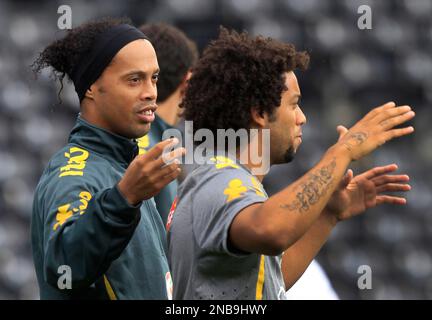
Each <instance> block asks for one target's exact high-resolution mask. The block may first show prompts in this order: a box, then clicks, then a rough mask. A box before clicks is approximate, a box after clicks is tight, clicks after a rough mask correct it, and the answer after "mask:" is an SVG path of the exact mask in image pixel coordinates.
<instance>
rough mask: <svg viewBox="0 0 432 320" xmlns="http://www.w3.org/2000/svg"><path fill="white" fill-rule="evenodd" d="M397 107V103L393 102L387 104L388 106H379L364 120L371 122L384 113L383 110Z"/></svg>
mask: <svg viewBox="0 0 432 320" xmlns="http://www.w3.org/2000/svg"><path fill="white" fill-rule="evenodd" d="M395 107H396V103H394V102H393V101H390V102H387V103H386V104H383V105H382V106H379V107H377V108H375V109H373V110H372V111H370V112H369V113H368V114H366V116H364V118H363V119H364V120H370V119H372V118H374V117H375V116H377V115H378V114H380V112H382V111H383V110H386V109H391V108H395Z"/></svg>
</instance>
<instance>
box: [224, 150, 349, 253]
mask: <svg viewBox="0 0 432 320" xmlns="http://www.w3.org/2000/svg"><path fill="white" fill-rule="evenodd" d="M350 162H351V159H350V157H349V152H347V149H346V148H345V147H343V146H342V145H338V146H334V147H332V148H330V149H329V150H328V151H327V153H326V154H325V155H324V156H323V158H322V159H321V160H320V161H319V162H318V164H317V165H315V167H314V168H312V169H311V170H310V171H309V172H308V173H306V174H305V175H304V176H303V177H301V178H300V179H298V180H297V181H296V182H294V183H293V184H291V185H290V186H288V187H286V188H285V189H283V190H282V191H280V192H279V193H277V194H275V195H273V196H272V197H270V198H269V199H268V200H267V201H266V202H264V203H262V204H254V205H251V206H249V207H247V208H245V209H243V210H242V211H241V212H240V213H239V214H238V215H237V216H236V218H235V219H234V221H233V223H232V224H231V228H230V236H231V238H230V240H231V242H232V243H233V244H234V246H235V247H236V248H239V249H241V250H243V251H247V252H259V253H263V254H267V255H277V254H280V253H281V252H283V251H285V249H287V248H288V247H290V246H291V245H292V244H293V243H295V242H296V241H297V240H298V239H299V238H300V237H301V236H303V235H304V234H305V232H306V231H307V230H308V229H309V228H310V227H311V225H312V224H313V223H314V222H315V221H316V220H317V219H318V217H319V215H320V213H321V211H322V210H323V209H324V207H325V206H326V204H327V202H328V200H329V198H330V196H331V194H332V193H333V191H334V190H335V188H336V187H337V186H338V184H339V181H340V180H341V178H342V176H343V175H344V174H345V171H346V170H347V167H348V165H349V163H350ZM246 221H247V224H248V228H244V227H243V226H244V225H245V224H246ZM276 235H277V236H276Z"/></svg>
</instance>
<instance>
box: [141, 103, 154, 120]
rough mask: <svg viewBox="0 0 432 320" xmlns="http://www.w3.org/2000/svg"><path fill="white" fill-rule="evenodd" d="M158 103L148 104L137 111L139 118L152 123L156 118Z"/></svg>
mask: <svg viewBox="0 0 432 320" xmlns="http://www.w3.org/2000/svg"><path fill="white" fill-rule="evenodd" d="M156 109H157V105H156V104H152V105H149V106H146V107H144V108H142V109H141V110H139V111H138V112H137V115H138V118H139V119H140V120H142V121H144V122H147V123H150V122H153V121H154V119H155V115H154V113H155V111H156Z"/></svg>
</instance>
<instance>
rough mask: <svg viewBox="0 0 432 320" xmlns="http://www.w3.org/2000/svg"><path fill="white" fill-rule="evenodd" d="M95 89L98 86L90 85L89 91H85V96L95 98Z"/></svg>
mask: <svg viewBox="0 0 432 320" xmlns="http://www.w3.org/2000/svg"><path fill="white" fill-rule="evenodd" d="M95 90H96V88H95V86H94V84H92V85H91V86H90V88H88V89H87V91H86V93H85V97H86V98H89V99H91V100H93V99H94V92H95Z"/></svg>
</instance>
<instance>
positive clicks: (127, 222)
mask: <svg viewBox="0 0 432 320" xmlns="http://www.w3.org/2000/svg"><path fill="white" fill-rule="evenodd" d="M137 153H138V147H137V144H136V142H134V141H132V140H129V139H126V138H124V137H121V136H118V135H115V134H112V133H110V132H107V131H105V130H103V129H101V128H98V127H95V126H93V125H91V124H89V123H87V122H86V121H84V120H83V119H81V118H80V117H78V119H77V123H76V125H75V127H74V128H73V129H72V132H71V134H70V137H69V142H68V144H67V145H66V147H64V148H63V149H61V150H60V151H59V152H58V153H56V154H55V155H54V156H53V157H52V158H51V160H50V162H49V164H48V166H47V168H46V169H45V171H44V172H43V174H42V177H41V179H40V181H39V184H38V186H37V188H36V191H35V196H34V202H33V216H32V226H31V240H32V251H33V259H34V263H35V268H36V275H37V279H38V283H39V287H40V296H41V299H167V298H168V296H169V295H170V293H171V290H172V282H171V275H170V273H169V269H168V263H167V259H166V250H167V249H166V248H167V247H166V233H165V228H164V226H163V223H162V220H161V218H160V215H159V213H158V211H157V209H156V207H155V203H154V200H153V199H151V200H147V201H143V202H142V203H141V204H139V205H137V206H135V207H134V206H131V205H129V204H128V202H127V201H126V199H125V198H124V197H123V196H122V195H121V194H120V192H119V190H118V189H117V186H116V185H117V182H118V181H119V180H120V178H121V177H122V176H123V174H124V172H125V170H126V168H127V167H128V165H129V163H130V162H131V161H132V159H133V158H134V157H135V156H136V154H137Z"/></svg>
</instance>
